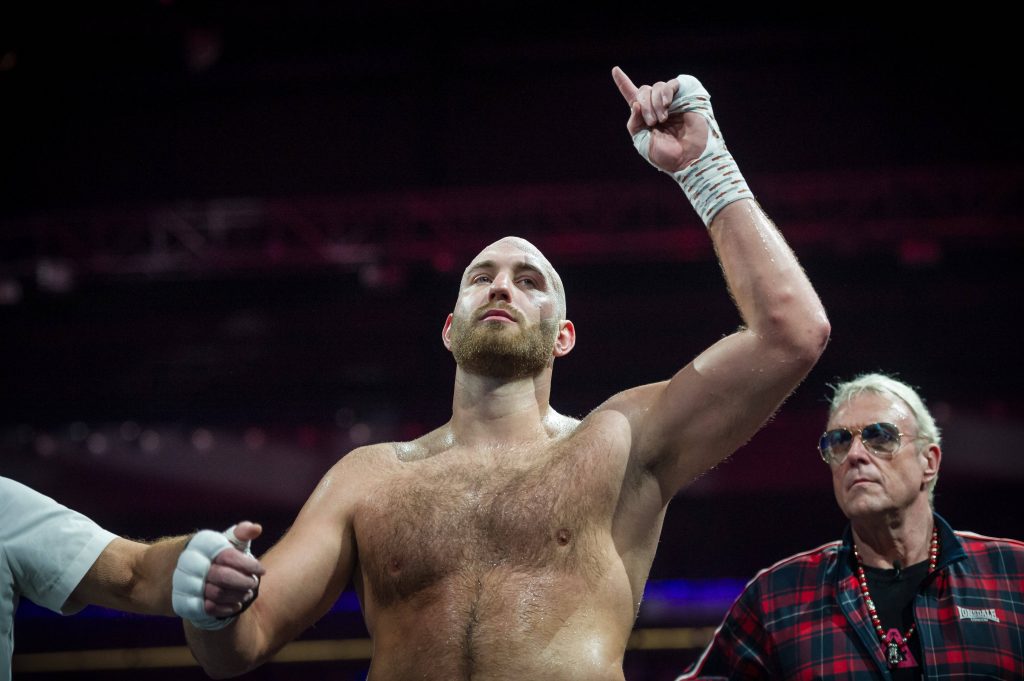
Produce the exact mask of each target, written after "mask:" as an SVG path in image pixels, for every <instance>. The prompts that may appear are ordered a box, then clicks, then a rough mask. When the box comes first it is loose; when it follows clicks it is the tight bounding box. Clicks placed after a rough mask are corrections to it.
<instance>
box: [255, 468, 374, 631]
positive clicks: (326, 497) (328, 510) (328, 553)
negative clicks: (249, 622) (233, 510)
mask: <svg viewBox="0 0 1024 681" xmlns="http://www.w3.org/2000/svg"><path fill="white" fill-rule="evenodd" d="M331 487H332V478H331V474H328V476H326V477H325V478H324V479H323V480H322V481H321V482H320V484H319V485H318V486H317V489H316V490H315V491H314V493H313V495H312V496H311V497H310V499H309V500H308V501H307V502H306V505H305V506H304V507H303V509H302V511H301V512H300V513H299V515H298V517H297V518H296V520H295V523H294V524H293V525H292V527H291V528H290V529H289V530H288V532H287V533H286V534H285V535H284V537H282V538H281V540H280V541H279V542H278V543H277V544H276V545H275V546H274V547H273V548H272V549H270V551H268V552H267V553H266V554H265V555H264V556H261V557H260V561H261V562H262V563H263V565H264V567H265V568H266V574H265V575H264V576H263V578H262V579H261V581H260V596H259V598H258V599H257V600H256V602H255V603H254V605H253V607H252V608H251V609H250V610H251V611H255V612H254V615H255V616H256V618H257V619H258V621H259V623H260V626H261V629H263V633H264V635H265V636H266V638H267V645H268V647H269V648H271V649H272V650H276V649H277V648H278V647H280V646H281V645H283V644H284V643H286V642H288V641H290V640H291V639H293V638H295V637H296V636H298V635H299V634H300V633H302V632H303V631H304V630H305V629H306V628H308V627H309V626H311V625H312V624H313V623H315V622H316V621H317V620H318V619H319V618H320V617H322V616H323V615H324V613H326V612H327V610H328V609H330V607H331V605H332V604H333V603H334V601H335V600H336V599H337V598H338V596H339V595H340V594H341V592H342V590H343V589H344V588H345V586H346V585H347V583H348V581H349V578H350V576H351V573H352V567H353V563H354V559H355V546H354V544H355V540H354V538H353V531H352V520H351V510H350V498H348V497H349V495H345V494H344V493H343V491H342V490H332V489H331Z"/></svg>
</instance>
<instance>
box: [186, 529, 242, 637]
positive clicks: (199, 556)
mask: <svg viewBox="0 0 1024 681" xmlns="http://www.w3.org/2000/svg"><path fill="white" fill-rule="evenodd" d="M235 527H236V526H235V525H232V526H231V527H229V528H228V529H226V530H224V531H223V532H214V531H213V530H201V531H200V532H197V533H196V534H195V536H193V537H192V539H191V540H189V542H188V544H187V545H186V546H185V550H184V551H182V552H181V555H180V556H178V564H177V567H175V569H174V578H173V580H172V592H171V604H172V605H173V607H174V612H175V613H177V614H178V616H179V617H181V618H183V619H186V620H188V621H189V622H191V623H192V625H193V626H195V627H196V628H198V629H206V630H216V629H223V628H224V627H226V626H228V625H229V624H231V623H232V622H234V621H235V619H237V617H238V615H233V616H231V617H223V618H221V617H216V616H214V615H210V614H208V613H207V612H206V607H205V605H204V603H205V601H206V577H207V575H208V574H209V572H210V566H211V565H212V564H213V560H214V558H216V557H217V555H218V554H220V552H221V551H224V550H226V549H229V548H232V547H234V548H236V549H238V550H239V551H242V552H243V553H246V554H248V555H252V553H251V552H250V551H249V545H250V542H248V541H245V542H243V541H240V540H239V539H238V538H237V537H235ZM257 586H258V584H257ZM255 598H256V597H255V595H254V596H253V598H252V599H251V600H250V601H249V603H252V601H253V600H255ZM246 607H248V604H246ZM242 609H243V610H244V609H245V608H242ZM239 612H241V611H239Z"/></svg>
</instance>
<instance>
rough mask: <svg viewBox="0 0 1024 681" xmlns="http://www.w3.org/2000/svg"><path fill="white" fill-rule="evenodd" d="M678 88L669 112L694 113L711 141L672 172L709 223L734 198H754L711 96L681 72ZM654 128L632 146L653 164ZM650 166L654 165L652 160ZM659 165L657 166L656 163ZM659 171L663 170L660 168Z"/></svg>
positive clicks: (638, 135) (701, 86) (635, 137)
mask: <svg viewBox="0 0 1024 681" xmlns="http://www.w3.org/2000/svg"><path fill="white" fill-rule="evenodd" d="M677 80H678V81H679V89H678V90H676V96H675V97H674V98H673V99H672V103H671V104H670V105H669V109H668V112H669V113H670V114H674V113H686V112H690V111H692V112H694V113H698V114H700V115H701V116H703V117H704V118H705V119H706V120H707V122H708V144H707V147H706V148H705V149H704V153H702V154H701V155H700V157H699V158H697V159H696V160H694V161H692V162H691V163H690V164H689V165H687V166H686V167H685V168H683V169H682V170H679V171H676V172H674V173H670V174H671V175H672V177H673V178H674V179H675V181H676V182H678V183H679V186H681V187H682V188H683V192H685V193H686V198H688V199H690V204H691V205H692V206H693V208H694V210H696V211H697V214H698V215H699V216H700V218H701V219H702V220H703V221H704V225H705V226H710V225H711V221H712V220H713V219H714V217H715V216H716V215H717V214H718V211H720V210H722V209H723V208H725V206H727V205H729V204H730V203H732V202H733V201H739V200H740V199H748V198H753V194H751V193H750V188H749V187H747V181H746V180H744V179H743V175H741V174H740V170H739V168H738V167H737V166H736V161H734V160H733V158H732V154H730V153H729V150H728V149H726V148H725V142H724V141H723V140H722V132H721V131H720V130H719V129H718V123H717V122H716V121H715V114H714V112H713V111H712V110H711V95H709V94H708V91H707V90H705V89H704V86H703V85H701V84H700V81H699V80H697V79H696V78H694V77H693V76H687V75H680V76H679V77H678V78H677ZM650 140H651V131H650V130H648V129H647V128H644V129H643V130H640V131H639V132H638V133H636V134H635V135H633V146H635V147H636V150H637V151H638V152H640V155H641V156H643V157H644V159H645V160H646V161H647V162H648V163H651V157H650V155H649V153H648V150H649V149H650V146H651V141H650ZM651 165H654V164H653V163H651ZM654 167H655V168H657V167H658V166H654ZM659 170H661V169H660V168H659Z"/></svg>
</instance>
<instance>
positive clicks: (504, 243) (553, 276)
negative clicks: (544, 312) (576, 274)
mask: <svg viewBox="0 0 1024 681" xmlns="http://www.w3.org/2000/svg"><path fill="white" fill-rule="evenodd" d="M509 246H511V247H512V248H515V249H516V250H519V251H522V252H523V253H524V254H525V255H526V256H528V260H530V261H532V264H533V265H534V267H535V268H536V269H537V270H539V271H540V272H541V273H542V274H543V275H544V277H545V278H546V279H547V280H548V281H549V282H550V284H551V291H552V293H553V294H554V298H555V304H556V307H557V310H558V318H559V319H565V318H566V305H565V288H564V287H563V286H562V278H561V277H560V276H558V272H556V271H555V268H554V267H553V266H552V265H551V262H550V261H549V260H548V259H547V258H546V257H545V256H544V254H543V253H541V252H540V249H539V248H537V247H536V246H534V245H533V244H531V243H530V242H529V241H527V240H526V239H523V238H522V237H518V236H506V237H503V238H501V239H498V240H497V241H495V242H494V243H492V244H490V245H489V246H487V247H486V248H484V249H483V250H482V251H480V253H479V254H478V255H477V256H476V257H475V258H473V260H472V262H471V263H470V264H469V267H467V268H466V270H465V272H463V274H462V278H463V280H465V278H466V275H467V273H468V272H469V270H470V269H472V268H473V266H474V264H476V263H477V262H478V261H480V260H481V259H485V258H486V256H485V255H484V254H485V253H487V251H489V250H493V249H496V248H507V247H509Z"/></svg>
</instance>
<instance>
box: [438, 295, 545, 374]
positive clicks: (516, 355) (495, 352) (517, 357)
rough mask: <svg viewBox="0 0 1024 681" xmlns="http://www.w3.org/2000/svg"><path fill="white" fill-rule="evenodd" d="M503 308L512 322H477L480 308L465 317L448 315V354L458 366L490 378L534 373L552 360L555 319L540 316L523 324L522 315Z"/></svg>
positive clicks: (538, 371)
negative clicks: (529, 323)
mask: <svg viewBox="0 0 1024 681" xmlns="http://www.w3.org/2000/svg"><path fill="white" fill-rule="evenodd" d="M502 309H505V310H506V311H507V312H509V313H510V314H512V315H513V316H514V317H515V320H516V322H518V324H516V325H515V326H514V327H509V325H508V324H506V323H505V322H477V323H473V322H472V321H471V319H479V318H480V314H481V313H482V310H480V311H477V312H474V313H473V316H472V317H471V318H469V319H467V318H465V317H461V316H459V315H455V316H453V317H452V328H451V344H452V355H454V357H455V362H456V364H458V365H459V366H460V367H462V368H463V369H465V370H466V371H469V372H471V373H474V374H479V375H481V376H489V377H491V378H501V379H506V380H510V379H516V378H525V377H527V376H535V375H536V374H538V373H540V372H541V371H542V370H543V369H544V368H545V367H547V366H548V364H549V363H550V362H551V361H552V356H551V352H552V351H553V350H554V347H555V338H556V336H557V335H558V321H557V320H554V319H548V320H543V321H541V322H540V323H539V324H537V325H534V326H526V325H524V323H523V321H522V317H521V316H520V315H518V314H516V313H515V312H513V311H511V310H508V309H507V308H502Z"/></svg>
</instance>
